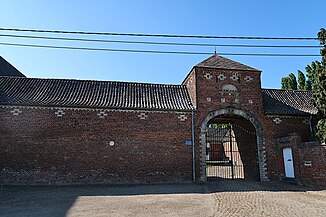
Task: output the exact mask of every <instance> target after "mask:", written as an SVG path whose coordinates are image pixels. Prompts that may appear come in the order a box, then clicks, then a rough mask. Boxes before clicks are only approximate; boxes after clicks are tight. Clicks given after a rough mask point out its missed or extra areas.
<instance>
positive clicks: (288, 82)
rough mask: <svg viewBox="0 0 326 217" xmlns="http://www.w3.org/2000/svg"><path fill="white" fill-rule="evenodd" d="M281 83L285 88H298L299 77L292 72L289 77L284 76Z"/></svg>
mask: <svg viewBox="0 0 326 217" xmlns="http://www.w3.org/2000/svg"><path fill="white" fill-rule="evenodd" d="M281 85H282V89H283V90H297V88H298V83H297V78H296V77H295V75H294V74H293V73H290V74H289V75H288V76H287V77H283V78H282V80H281Z"/></svg>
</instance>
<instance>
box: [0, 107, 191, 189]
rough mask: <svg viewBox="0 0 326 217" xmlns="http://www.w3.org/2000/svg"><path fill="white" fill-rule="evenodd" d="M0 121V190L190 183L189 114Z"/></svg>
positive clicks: (12, 115)
mask: <svg viewBox="0 0 326 217" xmlns="http://www.w3.org/2000/svg"><path fill="white" fill-rule="evenodd" d="M0 122H1V127H0V156H1V158H0V182H1V184H69V183H146V182H176V181H191V180H192V166H191V165H192V151H191V146H187V145H186V144H185V141H186V140H191V113H178V112H148V111H138V112H137V111H109V110H103V111H102V112H100V111H99V110H89V109H77V110H74V109H60V108H52V109H51V108H27V107H20V108H16V109H14V108H10V107H3V108H0ZM110 141H112V142H114V146H112V147H111V146H110ZM112 142H111V145H112V144H113V143H112Z"/></svg>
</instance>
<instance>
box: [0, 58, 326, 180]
mask: <svg viewBox="0 0 326 217" xmlns="http://www.w3.org/2000/svg"><path fill="white" fill-rule="evenodd" d="M3 75H4V74H2V76H1V77H0V122H1V126H0V156H1V158H0V183H1V184H96V183H99V184H107V183H108V184H112V183H160V182H206V181H214V180H219V179H230V180H231V179H243V180H259V181H268V180H280V179H288V180H294V181H297V182H303V183H306V184H315V185H321V186H326V175H325V174H326V167H325V165H324V163H323V162H324V160H325V156H326V147H325V146H324V145H322V144H319V143H318V142H316V141H313V138H312V133H311V130H312V123H313V121H314V119H315V116H316V113H317V109H316V108H315V107H314V106H313V105H312V103H311V99H312V93H311V92H310V91H289V90H277V89H263V88H262V87H261V71H260V70H258V69H255V68H252V67H249V66H246V65H244V64H241V63H238V62H236V61H233V60H231V59H228V58H225V57H222V56H219V55H216V54H215V55H213V56H210V57H208V58H207V59H205V60H204V61H202V62H200V63H199V64H197V65H195V66H194V67H193V68H192V69H191V71H190V72H189V73H188V75H187V76H186V77H185V79H184V81H183V82H182V84H176V85H168V84H150V83H133V82H117V81H94V80H90V81H88V80H72V79H40V78H27V77H22V76H14V75H12V76H8V75H7V76H3Z"/></svg>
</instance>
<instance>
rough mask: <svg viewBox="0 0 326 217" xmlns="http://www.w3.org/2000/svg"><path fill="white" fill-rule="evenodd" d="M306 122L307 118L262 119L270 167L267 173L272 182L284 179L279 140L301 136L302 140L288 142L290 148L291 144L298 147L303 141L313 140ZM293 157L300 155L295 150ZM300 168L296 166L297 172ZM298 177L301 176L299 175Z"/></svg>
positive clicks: (282, 117) (281, 117) (280, 117)
mask: <svg viewBox="0 0 326 217" xmlns="http://www.w3.org/2000/svg"><path fill="white" fill-rule="evenodd" d="M277 118H278V119H279V120H280V121H281V122H280V123H278V124H277V123H275V121H276V119H277ZM306 121H307V117H290V116H266V117H265V118H264V119H262V124H263V128H264V137H265V147H266V157H267V166H268V171H267V172H268V176H269V178H270V179H271V180H279V179H280V177H284V165H283V152H282V146H280V145H279V143H278V142H277V138H281V137H288V135H294V134H295V135H300V137H301V138H300V139H299V140H293V139H292V140H293V141H292V140H291V141H289V142H286V145H287V146H290V143H291V144H293V145H295V146H297V145H298V144H299V143H301V139H302V140H303V141H309V140H311V133H310V126H309V124H308V123H307V122H306ZM293 155H298V153H296V152H295V150H293ZM293 157H296V156H293ZM297 158H298V157H297ZM296 162H297V161H296ZM296 162H294V163H296ZM299 166H300V165H295V171H298V170H299ZM297 175H298V176H299V174H297Z"/></svg>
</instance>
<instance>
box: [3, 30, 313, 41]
mask: <svg viewBox="0 0 326 217" xmlns="http://www.w3.org/2000/svg"><path fill="white" fill-rule="evenodd" d="M0 31H16V32H37V33H54V34H81V35H111V36H134V37H165V38H206V39H213V38H215V39H218V38H219V39H244V40H318V38H315V37H260V36H213V35H174V34H144V33H116V32H86V31H64V30H43V29H18V28H0Z"/></svg>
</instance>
